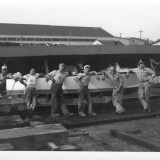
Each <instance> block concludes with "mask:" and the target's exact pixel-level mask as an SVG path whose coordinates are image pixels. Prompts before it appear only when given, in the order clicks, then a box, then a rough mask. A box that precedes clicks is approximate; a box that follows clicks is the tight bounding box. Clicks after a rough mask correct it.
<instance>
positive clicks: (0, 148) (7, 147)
mask: <svg viewBox="0 0 160 160" xmlns="http://www.w3.org/2000/svg"><path fill="white" fill-rule="evenodd" d="M14 149H15V148H14V147H13V146H12V145H11V144H9V143H2V144H0V151H12V150H14Z"/></svg>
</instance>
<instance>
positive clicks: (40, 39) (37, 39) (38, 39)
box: [22, 38, 43, 41]
mask: <svg viewBox="0 0 160 160" xmlns="http://www.w3.org/2000/svg"><path fill="white" fill-rule="evenodd" d="M22 39H23V38H22ZM35 41H43V38H35Z"/></svg>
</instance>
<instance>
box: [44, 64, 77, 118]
mask: <svg viewBox="0 0 160 160" xmlns="http://www.w3.org/2000/svg"><path fill="white" fill-rule="evenodd" d="M67 76H69V72H66V71H65V64H64V63H61V64H59V70H54V71H52V72H50V73H48V74H47V75H46V81H48V80H51V81H52V85H51V88H50V89H51V94H52V96H51V116H53V117H54V116H59V114H58V113H57V105H58V104H57V102H59V104H60V106H61V110H62V112H63V114H64V115H65V116H71V115H74V114H73V113H70V112H69V110H68V109H67V107H66V101H65V98H64V96H63V90H62V85H63V82H64V79H65V78H66V77H67Z"/></svg>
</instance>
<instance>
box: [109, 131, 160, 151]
mask: <svg viewBox="0 0 160 160" xmlns="http://www.w3.org/2000/svg"><path fill="white" fill-rule="evenodd" d="M111 135H112V136H114V137H117V138H121V139H123V140H125V141H127V142H130V143H132V144H136V145H138V146H141V147H145V148H147V149H150V150H153V151H160V144H157V143H154V142H152V141H149V140H145V139H142V138H139V137H137V136H134V135H132V134H128V133H124V132H121V131H117V130H111Z"/></svg>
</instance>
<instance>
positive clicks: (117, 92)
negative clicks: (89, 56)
mask: <svg viewBox="0 0 160 160" xmlns="http://www.w3.org/2000/svg"><path fill="white" fill-rule="evenodd" d="M101 73H102V80H103V81H104V80H105V79H106V78H107V79H109V81H110V82H111V85H112V87H113V92H112V103H113V105H114V106H115V108H116V113H118V114H123V113H124V112H125V110H124V108H123V107H122V102H123V92H124V88H123V83H124V81H123V78H122V76H121V75H120V74H119V73H118V72H117V70H116V64H111V65H110V67H109V69H108V70H102V71H101ZM105 75H106V76H105Z"/></svg>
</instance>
